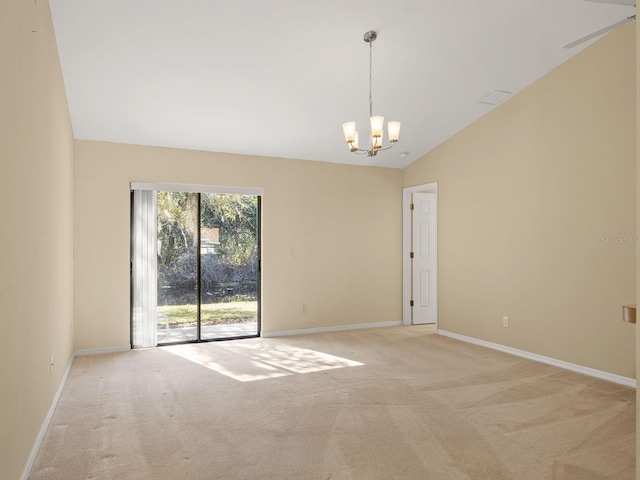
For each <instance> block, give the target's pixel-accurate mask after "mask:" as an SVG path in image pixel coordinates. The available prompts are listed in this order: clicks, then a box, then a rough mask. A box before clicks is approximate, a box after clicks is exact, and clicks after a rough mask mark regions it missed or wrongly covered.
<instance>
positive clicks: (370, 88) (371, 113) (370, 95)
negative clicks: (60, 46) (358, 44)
mask: <svg viewBox="0 0 640 480" xmlns="http://www.w3.org/2000/svg"><path fill="white" fill-rule="evenodd" d="M372 51H373V41H370V42H369V118H371V117H373V97H372V93H371V90H372V89H373V80H372V76H371V70H372V69H373V54H372Z"/></svg>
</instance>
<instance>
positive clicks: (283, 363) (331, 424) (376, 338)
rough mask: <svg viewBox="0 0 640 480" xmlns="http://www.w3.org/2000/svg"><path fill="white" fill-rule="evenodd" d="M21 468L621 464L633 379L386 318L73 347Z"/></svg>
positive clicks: (580, 475) (582, 471) (494, 470)
mask: <svg viewBox="0 0 640 480" xmlns="http://www.w3.org/2000/svg"><path fill="white" fill-rule="evenodd" d="M30 478H31V479H33V480H35V479H61V480H62V479H64V480H73V479H244V480H251V479H278V480H289V479H319V480H320V479H321V480H343V479H344V480H347V479H348V480H352V479H384V480H390V479H438V480H448V479H473V480H478V479H487V480H502V479H518V480H524V479H535V480H541V479H554V480H568V479H576V480H597V479H616V480H624V479H634V478H635V390H634V389H632V388H629V387H625V386H621V385H617V384H614V383H610V382H606V381H603V380H598V379H594V378H591V377H587V376H583V375H580V374H577V373H573V372H570V371H566V370H562V369H559V368H556V367H553V366H549V365H545V364H541V363H537V362H533V361H529V360H525V359H522V358H518V357H514V356H510V355H507V354H504V353H501V352H496V351H493V350H489V349H485V348H482V347H478V346H474V345H470V344H466V343H463V342H459V341H457V340H454V339H450V338H447V337H442V336H439V335H437V334H435V333H434V332H433V328H432V327H422V326H413V327H389V328H380V329H371V330H356V331H345V332H334V333H322V334H315V335H304V336H296V337H283V338H256V339H246V340H237V341H230V342H216V343H204V344H197V345H195V344H192V345H176V346H171V347H163V348H153V349H147V350H134V351H130V352H125V353H117V354H109V355H95V356H81V357H77V358H76V359H75V361H74V364H73V366H72V368H71V372H70V375H69V377H68V380H67V383H66V385H65V387H64V389H63V392H62V396H61V398H60V401H59V403H58V406H57V408H56V411H55V413H54V416H53V419H52V421H51V424H50V426H49V428H48V431H47V433H46V436H45V438H44V441H43V443H42V446H41V448H40V451H39V453H38V455H37V458H36V460H35V463H34V465H33V468H32V470H31V476H30Z"/></svg>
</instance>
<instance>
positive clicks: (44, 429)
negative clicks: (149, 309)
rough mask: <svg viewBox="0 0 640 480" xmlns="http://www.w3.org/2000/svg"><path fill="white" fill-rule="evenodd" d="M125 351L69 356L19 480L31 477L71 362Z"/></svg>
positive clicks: (103, 350)
mask: <svg viewBox="0 0 640 480" xmlns="http://www.w3.org/2000/svg"><path fill="white" fill-rule="evenodd" d="M127 350H131V347H130V346H129V345H126V346H121V347H107V348H88V349H84V350H75V351H74V352H73V353H72V354H71V358H69V361H68V362H67V368H65V370H64V375H62V379H61V380H60V385H58V389H57V390H56V394H55V395H54V397H53V400H52V402H51V406H50V407H49V411H48V412H47V416H46V417H45V418H44V421H43V422H42V426H41V427H40V431H39V432H38V436H37V437H36V441H35V442H34V444H33V447H32V448H31V453H30V454H29V458H28V460H27V464H26V465H25V467H24V470H23V471H22V476H21V477H20V478H21V480H29V475H31V467H33V462H34V461H35V459H36V456H37V455H38V450H40V445H42V441H43V440H44V436H45V434H46V433H47V429H48V428H49V424H50V423H51V419H52V418H53V412H55V410H56V407H57V406H58V401H59V400H60V395H62V390H63V388H64V386H65V384H66V383H67V378H68V377H69V372H70V371H71V366H72V365H73V361H74V360H75V358H76V357H78V356H80V355H99V354H103V353H115V352H124V351H127Z"/></svg>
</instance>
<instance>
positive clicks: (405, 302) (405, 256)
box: [402, 182, 438, 328]
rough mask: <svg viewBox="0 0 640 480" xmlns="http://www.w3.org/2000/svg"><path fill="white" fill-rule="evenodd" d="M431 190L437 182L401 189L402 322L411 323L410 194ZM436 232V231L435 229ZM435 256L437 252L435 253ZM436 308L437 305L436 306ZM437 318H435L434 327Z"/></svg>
mask: <svg viewBox="0 0 640 480" xmlns="http://www.w3.org/2000/svg"><path fill="white" fill-rule="evenodd" d="M425 191H428V192H432V193H435V194H436V195H437V194H438V182H432V183H425V184H422V185H415V186H413V187H405V188H403V189H402V324H403V325H411V307H410V306H409V301H410V300H411V259H410V258H409V253H410V252H411V207H410V205H411V195H412V194H413V193H414V192H425ZM436 228H437V225H436ZM436 232H437V231H436ZM437 248H438V246H437V233H436V252H437ZM436 258H437V253H436ZM437 278H438V270H437V267H436V279H437ZM435 295H436V299H437V298H438V283H437V281H436V289H435ZM436 309H437V306H436ZM437 327H438V320H437V318H436V328H437Z"/></svg>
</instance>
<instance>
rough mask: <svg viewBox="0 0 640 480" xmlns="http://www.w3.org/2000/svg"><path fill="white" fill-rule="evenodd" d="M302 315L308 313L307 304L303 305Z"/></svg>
mask: <svg viewBox="0 0 640 480" xmlns="http://www.w3.org/2000/svg"><path fill="white" fill-rule="evenodd" d="M302 313H307V304H306V303H303V304H302Z"/></svg>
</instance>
